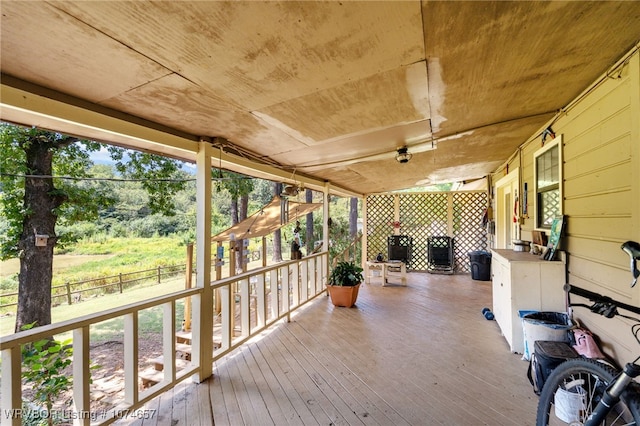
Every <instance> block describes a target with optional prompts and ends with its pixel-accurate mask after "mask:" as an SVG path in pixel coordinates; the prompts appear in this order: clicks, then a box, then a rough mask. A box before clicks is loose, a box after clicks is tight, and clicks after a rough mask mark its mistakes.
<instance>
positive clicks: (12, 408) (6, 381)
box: [0, 346, 22, 426]
mask: <svg viewBox="0 0 640 426" xmlns="http://www.w3.org/2000/svg"><path fill="white" fill-rule="evenodd" d="M21 362H22V354H21V353H20V346H13V347H11V348H8V349H2V401H1V403H0V407H1V408H2V416H1V417H0V420H2V421H1V422H0V423H2V424H3V425H11V426H20V425H21V424H22V412H21V411H19V410H20V409H21V407H22V372H21V369H20V365H21Z"/></svg>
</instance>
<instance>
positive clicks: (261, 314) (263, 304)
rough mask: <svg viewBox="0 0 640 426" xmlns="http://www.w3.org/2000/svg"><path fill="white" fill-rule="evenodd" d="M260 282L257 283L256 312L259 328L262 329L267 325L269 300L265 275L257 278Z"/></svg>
mask: <svg viewBox="0 0 640 426" xmlns="http://www.w3.org/2000/svg"><path fill="white" fill-rule="evenodd" d="M256 278H257V279H258V282H257V283H256V297H257V299H258V300H257V302H256V305H257V306H256V311H257V323H258V324H257V326H258V328H262V327H264V326H265V324H266V323H267V298H266V291H265V286H264V281H265V280H264V274H260V275H258V276H257V277H256Z"/></svg>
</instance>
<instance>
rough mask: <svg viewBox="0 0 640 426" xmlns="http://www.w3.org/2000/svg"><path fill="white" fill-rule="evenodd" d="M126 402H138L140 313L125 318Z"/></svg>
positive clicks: (136, 312) (133, 313)
mask: <svg viewBox="0 0 640 426" xmlns="http://www.w3.org/2000/svg"><path fill="white" fill-rule="evenodd" d="M124 402H125V403H127V404H129V405H133V404H135V403H137V402H138V311H135V312H131V313H129V314H126V315H125V316H124Z"/></svg>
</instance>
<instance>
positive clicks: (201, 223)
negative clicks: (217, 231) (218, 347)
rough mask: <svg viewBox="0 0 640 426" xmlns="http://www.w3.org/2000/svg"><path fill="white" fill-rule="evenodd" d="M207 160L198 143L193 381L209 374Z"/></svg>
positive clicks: (207, 151) (206, 147)
mask: <svg viewBox="0 0 640 426" xmlns="http://www.w3.org/2000/svg"><path fill="white" fill-rule="evenodd" d="M211 156H212V147H211V144H210V143H209V142H207V141H204V140H201V141H200V142H199V146H198V154H197V155H196V164H197V170H196V211H197V214H196V286H197V287H200V288H202V289H203V291H202V293H201V294H200V295H199V296H197V297H193V300H192V304H193V308H192V316H193V318H192V320H193V331H192V334H191V336H192V340H191V343H192V349H193V352H192V353H191V363H192V365H196V366H198V367H199V370H198V373H197V374H196V375H194V381H196V382H198V383H200V382H202V381H204V380H206V379H207V378H209V377H210V376H211V375H212V374H213V363H212V361H211V359H212V356H213V290H212V289H211Z"/></svg>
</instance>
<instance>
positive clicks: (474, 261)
mask: <svg viewBox="0 0 640 426" xmlns="http://www.w3.org/2000/svg"><path fill="white" fill-rule="evenodd" d="M469 261H470V262H471V278H473V279H474V280H478V281H490V280H491V253H489V252H488V251H486V250H478V251H470V252H469Z"/></svg>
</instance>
